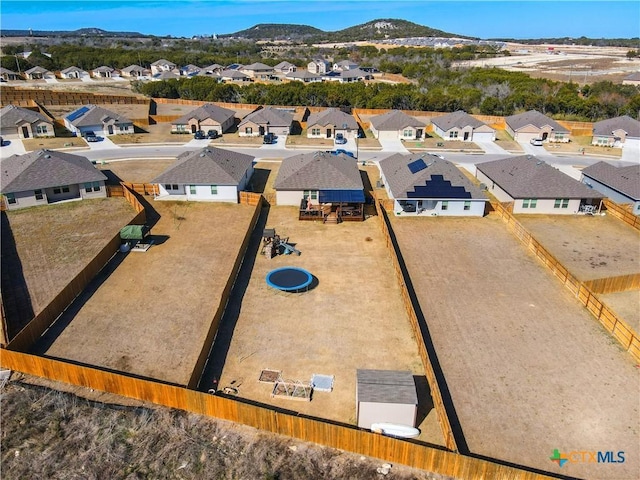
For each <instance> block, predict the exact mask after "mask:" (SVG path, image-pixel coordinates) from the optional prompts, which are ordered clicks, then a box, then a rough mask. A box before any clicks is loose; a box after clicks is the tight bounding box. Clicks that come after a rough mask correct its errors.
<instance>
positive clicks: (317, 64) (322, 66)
mask: <svg viewBox="0 0 640 480" xmlns="http://www.w3.org/2000/svg"><path fill="white" fill-rule="evenodd" d="M307 70H308V71H309V72H311V73H319V74H321V75H324V74H325V73H328V72H330V71H331V64H330V63H329V62H327V61H326V60H324V59H322V58H315V59H313V60H311V61H310V62H309V63H308V64H307Z"/></svg>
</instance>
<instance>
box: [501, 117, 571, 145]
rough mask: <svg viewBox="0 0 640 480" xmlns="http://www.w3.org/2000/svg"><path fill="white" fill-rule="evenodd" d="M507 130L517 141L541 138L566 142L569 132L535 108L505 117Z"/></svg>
mask: <svg viewBox="0 0 640 480" xmlns="http://www.w3.org/2000/svg"><path fill="white" fill-rule="evenodd" d="M505 121H506V124H507V132H508V133H509V135H511V136H512V137H513V139H514V140H516V141H518V142H529V141H531V140H532V139H534V138H541V139H542V141H544V142H560V143H564V142H568V141H570V135H571V132H570V131H569V130H568V129H567V128H565V127H563V126H562V125H560V124H559V123H558V122H556V121H555V120H552V119H551V118H549V117H547V116H546V115H543V114H542V113H540V112H538V111H536V110H530V111H528V112H525V113H519V114H517V115H511V116H509V117H506V118H505Z"/></svg>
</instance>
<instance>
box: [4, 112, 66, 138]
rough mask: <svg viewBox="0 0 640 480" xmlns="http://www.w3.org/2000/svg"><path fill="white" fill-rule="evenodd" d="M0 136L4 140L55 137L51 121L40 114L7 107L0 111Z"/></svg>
mask: <svg viewBox="0 0 640 480" xmlns="http://www.w3.org/2000/svg"><path fill="white" fill-rule="evenodd" d="M0 136H2V137H5V138H31V137H55V136H56V134H55V130H54V128H53V121H52V120H51V119H49V118H47V117H45V116H44V115H42V114H41V113H40V112H35V111H33V110H29V109H28V108H22V107H16V106H15V105H7V106H5V107H3V108H2V109H0Z"/></svg>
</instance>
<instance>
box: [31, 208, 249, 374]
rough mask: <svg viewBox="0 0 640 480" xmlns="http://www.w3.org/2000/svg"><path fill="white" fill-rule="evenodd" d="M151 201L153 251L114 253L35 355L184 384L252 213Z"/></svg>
mask: <svg viewBox="0 0 640 480" xmlns="http://www.w3.org/2000/svg"><path fill="white" fill-rule="evenodd" d="M150 201H151V202H152V204H151V207H152V208H153V210H155V215H156V216H159V220H158V222H157V224H155V226H154V227H153V228H152V230H151V233H152V236H153V238H154V239H155V241H156V242H157V243H158V244H157V245H155V246H153V247H152V248H151V249H150V250H148V251H147V252H145V253H138V252H129V253H127V254H123V253H117V254H116V257H115V258H114V260H113V261H112V262H111V264H110V265H109V266H108V268H106V269H105V270H104V271H103V272H101V274H99V275H98V277H97V278H96V279H95V280H94V281H93V282H92V284H91V285H90V286H89V287H88V288H87V289H86V291H85V292H83V294H82V297H81V301H79V302H77V303H76V304H74V305H72V307H70V308H69V309H68V311H67V312H65V314H64V315H63V317H62V318H61V319H60V320H58V322H56V325H54V327H53V328H52V332H51V333H50V334H48V335H47V336H45V337H44V338H43V340H42V341H41V342H40V344H38V345H36V348H35V349H36V351H37V352H38V353H41V354H46V355H50V356H54V357H60V358H64V359H69V360H72V361H77V362H81V363H85V364H89V365H97V366H100V367H106V368H112V369H115V370H120V371H124V372H127V373H131V374H135V375H141V376H144V377H150V378H154V379H159V380H164V381H168V382H173V383H177V384H185V383H186V382H187V381H188V380H189V377H190V375H191V372H192V370H193V368H194V366H195V361H196V358H197V357H198V355H199V353H200V350H201V348H202V342H203V340H204V337H205V335H206V333H207V331H208V329H209V325H210V323H211V320H212V319H213V316H214V313H215V311H216V309H217V306H218V302H219V298H220V295H221V293H222V290H223V288H224V286H225V284H226V282H227V279H228V277H229V274H230V272H231V269H232V267H233V263H234V261H235V258H236V255H237V254H238V251H239V249H240V246H241V243H242V239H243V238H244V235H245V234H246V231H247V228H248V226H249V222H250V219H251V217H252V215H253V211H254V208H253V207H247V206H242V205H235V204H213V203H198V202H189V203H188V202H165V201H156V202H153V201H152V200H150ZM147 214H148V215H149V212H148V213H147ZM221 226H224V227H221Z"/></svg>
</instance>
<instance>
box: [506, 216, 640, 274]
mask: <svg viewBox="0 0 640 480" xmlns="http://www.w3.org/2000/svg"><path fill="white" fill-rule="evenodd" d="M516 218H517V219H518V220H519V221H520V222H521V223H522V224H523V225H524V226H525V227H526V228H527V229H528V230H529V232H531V234H532V235H533V237H534V238H535V239H536V240H538V241H539V242H540V243H542V245H543V246H544V247H545V248H546V249H547V250H549V252H550V253H551V254H552V255H553V256H554V257H556V258H557V259H558V260H559V261H560V263H562V264H563V265H564V266H565V267H567V268H568V269H569V271H570V272H571V273H572V274H574V275H575V276H576V277H577V278H578V279H580V280H583V281H585V280H593V279H596V278H607V277H616V276H618V275H627V274H630V273H638V272H640V232H638V230H635V229H633V228H632V227H630V226H628V225H627V224H625V223H624V222H622V221H621V220H618V219H617V218H615V217H613V216H611V215H604V216H601V215H596V216H587V215H516Z"/></svg>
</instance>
